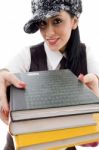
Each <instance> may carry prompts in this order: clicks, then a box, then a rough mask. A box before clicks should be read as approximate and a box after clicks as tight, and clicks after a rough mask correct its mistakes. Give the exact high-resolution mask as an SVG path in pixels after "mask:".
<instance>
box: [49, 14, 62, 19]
mask: <svg viewBox="0 0 99 150" xmlns="http://www.w3.org/2000/svg"><path fill="white" fill-rule="evenodd" d="M56 17H61V15H55V16H52V17H51V18H52V19H53V18H56Z"/></svg>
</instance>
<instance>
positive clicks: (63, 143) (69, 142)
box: [17, 133, 99, 150]
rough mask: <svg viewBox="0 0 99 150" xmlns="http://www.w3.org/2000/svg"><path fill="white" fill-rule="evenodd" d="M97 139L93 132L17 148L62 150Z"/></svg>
mask: <svg viewBox="0 0 99 150" xmlns="http://www.w3.org/2000/svg"><path fill="white" fill-rule="evenodd" d="M95 141H99V133H93V134H89V135H84V136H79V137H74V138H70V139H64V140H59V141H54V142H48V143H42V144H34V145H30V146H26V147H21V148H17V150H62V149H66V147H72V146H74V145H82V144H86V143H91V142H95Z"/></svg>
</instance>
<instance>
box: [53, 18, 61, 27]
mask: <svg viewBox="0 0 99 150" xmlns="http://www.w3.org/2000/svg"><path fill="white" fill-rule="evenodd" d="M61 22H62V19H60V18H56V19H54V20H53V23H54V24H56V25H57V24H60V23H61Z"/></svg>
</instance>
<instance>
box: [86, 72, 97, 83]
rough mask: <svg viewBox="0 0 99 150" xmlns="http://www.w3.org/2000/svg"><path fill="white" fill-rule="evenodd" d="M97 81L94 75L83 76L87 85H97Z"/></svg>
mask: <svg viewBox="0 0 99 150" xmlns="http://www.w3.org/2000/svg"><path fill="white" fill-rule="evenodd" d="M97 81H98V79H97V77H96V75H94V74H87V75H85V76H84V83H89V82H93V83H98V82H97Z"/></svg>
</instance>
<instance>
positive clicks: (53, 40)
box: [47, 38, 59, 45]
mask: <svg viewBox="0 0 99 150" xmlns="http://www.w3.org/2000/svg"><path fill="white" fill-rule="evenodd" d="M58 41H59V38H51V39H47V42H48V44H49V45H55V44H57V42H58Z"/></svg>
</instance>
